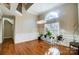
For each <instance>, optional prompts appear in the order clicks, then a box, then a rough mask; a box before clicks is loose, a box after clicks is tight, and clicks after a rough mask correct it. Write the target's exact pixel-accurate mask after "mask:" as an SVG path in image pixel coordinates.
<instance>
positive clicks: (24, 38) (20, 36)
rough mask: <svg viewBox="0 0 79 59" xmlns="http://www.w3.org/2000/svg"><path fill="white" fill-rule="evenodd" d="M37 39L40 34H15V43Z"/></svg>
mask: <svg viewBox="0 0 79 59" xmlns="http://www.w3.org/2000/svg"><path fill="white" fill-rule="evenodd" d="M37 37H38V33H27V34H15V43H21V42H25V41H31V40H35V39H37Z"/></svg>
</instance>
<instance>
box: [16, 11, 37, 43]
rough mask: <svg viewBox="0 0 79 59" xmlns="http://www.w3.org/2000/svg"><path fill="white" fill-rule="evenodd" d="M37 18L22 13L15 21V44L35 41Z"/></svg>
mask: <svg viewBox="0 0 79 59" xmlns="http://www.w3.org/2000/svg"><path fill="white" fill-rule="evenodd" d="M36 19H37V16H35V15H31V14H29V13H26V12H25V11H23V14H22V16H16V19H15V43H19V42H24V41H30V40H35V39H37V36H38V33H37V24H36Z"/></svg>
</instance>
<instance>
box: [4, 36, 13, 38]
mask: <svg viewBox="0 0 79 59" xmlns="http://www.w3.org/2000/svg"><path fill="white" fill-rule="evenodd" d="M4 38H12V36H8V37H4Z"/></svg>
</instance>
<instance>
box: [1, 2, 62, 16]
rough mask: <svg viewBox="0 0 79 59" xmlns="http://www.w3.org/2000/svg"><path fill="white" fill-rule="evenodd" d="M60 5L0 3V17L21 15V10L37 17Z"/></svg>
mask: <svg viewBox="0 0 79 59" xmlns="http://www.w3.org/2000/svg"><path fill="white" fill-rule="evenodd" d="M59 5H62V4H60V3H1V4H0V15H2V14H4V15H22V11H23V8H24V9H25V10H26V12H28V13H31V14H33V15H39V14H41V13H44V12H46V11H48V10H51V9H52V8H55V7H57V6H59Z"/></svg>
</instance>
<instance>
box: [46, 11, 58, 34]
mask: <svg viewBox="0 0 79 59" xmlns="http://www.w3.org/2000/svg"><path fill="white" fill-rule="evenodd" d="M56 18H58V13H56V12H50V13H48V14H47V15H46V17H45V20H46V21H51V20H54V21H55V20H56ZM47 30H49V31H51V32H52V34H53V35H59V22H58V21H57V20H56V22H53V21H52V22H51V23H46V24H45V31H47Z"/></svg>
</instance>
